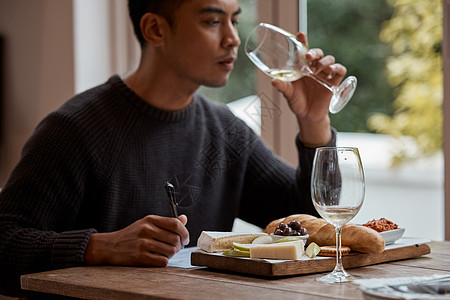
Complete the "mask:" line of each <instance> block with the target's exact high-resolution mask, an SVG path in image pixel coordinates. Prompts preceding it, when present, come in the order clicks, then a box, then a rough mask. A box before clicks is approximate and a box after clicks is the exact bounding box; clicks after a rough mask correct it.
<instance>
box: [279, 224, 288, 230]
mask: <svg viewBox="0 0 450 300" xmlns="http://www.w3.org/2000/svg"><path fill="white" fill-rule="evenodd" d="M286 227H288V226H287V225H286V224H284V223H280V225H278V228H279V229H281V230H284V229H285V228H286Z"/></svg>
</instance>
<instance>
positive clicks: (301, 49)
mask: <svg viewBox="0 0 450 300" xmlns="http://www.w3.org/2000/svg"><path fill="white" fill-rule="evenodd" d="M307 52H308V48H307V47H306V46H305V45H303V44H302V43H300V42H299V41H298V40H297V38H296V37H295V35H293V34H292V33H289V32H287V31H286V30H284V29H281V28H279V27H276V26H273V25H271V24H267V23H260V24H259V25H258V26H256V28H255V29H253V31H252V32H251V33H250V35H249V36H248V38H247V41H246V42H245V53H246V54H247V56H248V57H249V59H250V60H251V61H252V62H253V63H254V64H255V65H256V66H257V67H258V68H259V69H260V70H261V71H263V72H264V73H266V74H267V75H269V76H271V77H272V78H277V79H280V80H284V81H295V80H298V79H300V78H302V77H303V76H309V77H311V78H313V79H314V80H316V81H317V82H319V83H320V84H321V85H322V86H324V87H325V88H327V89H328V90H330V91H331V92H332V93H333V96H332V98H331V102H330V107H329V110H330V112H331V113H334V114H335V113H338V112H339V111H341V110H342V109H343V108H344V106H345V105H346V104H347V103H348V101H350V98H351V97H352V96H353V93H354V92H355V89H356V84H357V80H356V77H354V76H349V77H347V78H346V79H345V80H344V81H343V82H342V83H341V84H340V85H339V86H335V85H332V84H330V83H329V82H327V81H325V80H324V79H322V78H320V77H319V76H317V75H315V74H314V73H313V72H312V71H311V69H310V68H309V64H310V63H309V61H308V60H307V59H306V53H307Z"/></svg>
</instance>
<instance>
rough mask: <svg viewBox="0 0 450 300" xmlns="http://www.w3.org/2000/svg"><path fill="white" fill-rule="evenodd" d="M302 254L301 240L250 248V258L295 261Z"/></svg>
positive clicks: (303, 248) (303, 249)
mask: <svg viewBox="0 0 450 300" xmlns="http://www.w3.org/2000/svg"><path fill="white" fill-rule="evenodd" d="M304 252H305V243H304V242H303V240H298V241H293V242H285V243H275V244H261V245H252V246H251V247H250V258H265V259H286V260H297V259H300V257H302V256H303V253H304Z"/></svg>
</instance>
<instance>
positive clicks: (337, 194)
mask: <svg viewBox="0 0 450 300" xmlns="http://www.w3.org/2000/svg"><path fill="white" fill-rule="evenodd" d="M364 194H365V179H364V170H363V166H362V163H361V158H360V156H359V151H358V149H357V148H352V147H322V148H317V149H316V153H315V155H314V161H313V170H312V175H311V196H312V200H313V204H314V207H315V208H316V210H317V212H318V213H319V214H320V215H321V216H322V217H323V218H324V219H325V220H326V221H327V222H328V223H330V224H332V225H333V226H334V227H335V229H336V252H337V253H336V267H335V268H334V270H333V272H331V273H330V274H328V275H326V276H323V277H320V278H317V280H318V281H320V282H326V283H334V282H346V281H351V280H353V279H354V277H353V276H351V275H350V274H349V273H347V272H346V271H345V270H344V267H343V265H342V253H341V232H342V226H344V225H345V224H346V223H347V222H349V221H350V220H351V219H353V218H354V217H355V216H356V214H357V213H358V211H359V210H360V209H361V206H362V204H363V200H364Z"/></svg>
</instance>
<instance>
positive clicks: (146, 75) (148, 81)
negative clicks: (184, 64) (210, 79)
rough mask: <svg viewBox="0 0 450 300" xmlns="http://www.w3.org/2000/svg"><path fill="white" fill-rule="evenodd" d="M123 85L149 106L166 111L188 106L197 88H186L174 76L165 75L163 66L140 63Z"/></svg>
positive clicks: (192, 86)
mask: <svg viewBox="0 0 450 300" xmlns="http://www.w3.org/2000/svg"><path fill="white" fill-rule="evenodd" d="M162 74H163V75H162ZM124 81H125V83H126V84H127V85H128V86H129V87H130V88H131V89H132V90H133V91H134V92H135V93H136V94H137V95H138V96H139V97H141V98H142V99H143V100H144V101H146V102H147V103H149V104H150V105H152V106H154V107H156V108H159V109H162V110H166V111H175V110H180V109H182V108H184V107H186V106H188V105H189V103H191V101H192V97H193V94H194V93H195V91H196V90H197V89H198V87H199V86H196V85H193V84H190V85H189V86H187V84H186V83H183V82H182V80H177V78H176V76H171V74H168V73H167V69H165V68H164V66H158V65H157V64H154V65H152V66H149V65H144V63H141V65H140V66H139V68H138V69H137V70H136V71H135V72H134V73H132V74H131V75H130V76H128V77H127V78H125V80H124Z"/></svg>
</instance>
